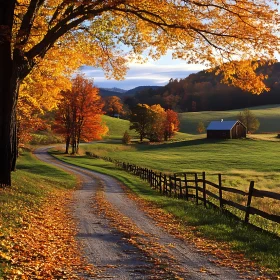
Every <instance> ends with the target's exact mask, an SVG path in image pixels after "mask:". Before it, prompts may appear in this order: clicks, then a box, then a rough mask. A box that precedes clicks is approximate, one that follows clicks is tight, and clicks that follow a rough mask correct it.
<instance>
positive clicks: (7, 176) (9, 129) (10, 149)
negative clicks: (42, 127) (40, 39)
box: [0, 0, 18, 186]
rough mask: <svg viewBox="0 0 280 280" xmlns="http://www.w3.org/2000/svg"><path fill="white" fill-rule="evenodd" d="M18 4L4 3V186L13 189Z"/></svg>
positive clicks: (0, 57) (0, 5)
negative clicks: (14, 31)
mask: <svg viewBox="0 0 280 280" xmlns="http://www.w3.org/2000/svg"><path fill="white" fill-rule="evenodd" d="M15 2H16V1H15V0H14V1H13V0H10V1H4V0H0V186H10V185H11V170H12V169H13V167H14V165H15V159H14V157H16V154H14V153H16V149H15V146H16V135H14V132H15V130H16V123H15V121H16V120H15V106H16V99H17V90H18V84H17V79H16V80H14V78H15V75H14V70H13V60H12V54H11V38H12V37H11V34H12V26H13V13H14V7H15Z"/></svg>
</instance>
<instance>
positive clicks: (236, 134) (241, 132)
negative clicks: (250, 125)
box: [232, 123, 246, 139]
mask: <svg viewBox="0 0 280 280" xmlns="http://www.w3.org/2000/svg"><path fill="white" fill-rule="evenodd" d="M245 137H246V127H244V126H243V125H242V124H241V123H236V124H235V125H234V127H233V128H232V138H234V139H236V138H245Z"/></svg>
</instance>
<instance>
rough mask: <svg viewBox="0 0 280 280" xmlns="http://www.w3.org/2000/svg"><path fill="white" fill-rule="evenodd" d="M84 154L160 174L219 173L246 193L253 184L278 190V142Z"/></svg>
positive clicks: (102, 148)
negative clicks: (117, 161)
mask: <svg viewBox="0 0 280 280" xmlns="http://www.w3.org/2000/svg"><path fill="white" fill-rule="evenodd" d="M83 150H84V151H89V152H92V153H94V154H96V155H99V156H107V157H112V158H114V159H118V160H120V161H125V162H129V163H134V164H137V165H139V166H141V167H147V168H150V169H153V170H157V171H162V172H167V173H168V172H183V171H197V172H202V171H205V172H206V174H209V176H210V175H211V174H217V173H221V174H222V178H223V180H225V183H226V184H229V185H231V186H232V187H236V188H240V189H247V188H248V186H249V182H250V181H251V180H254V181H255V182H256V187H258V188H261V189H275V190H280V183H279V182H280V173H279V171H280V167H279V157H280V149H279V142H272V141H258V140H250V139H243V140H217V141H214V140H211V141H209V140H207V139H196V140H187V141H180V142H173V143H165V144H159V145H147V144H132V145H122V144H118V143H98V144H97V143H94V144H87V145H84V146H83Z"/></svg>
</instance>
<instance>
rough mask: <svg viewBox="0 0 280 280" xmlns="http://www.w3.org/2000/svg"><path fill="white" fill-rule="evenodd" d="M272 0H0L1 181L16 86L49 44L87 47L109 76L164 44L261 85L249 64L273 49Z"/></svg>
mask: <svg viewBox="0 0 280 280" xmlns="http://www.w3.org/2000/svg"><path fill="white" fill-rule="evenodd" d="M276 3H277V1H276V0H243V1H227V0H226V1H225V0H213V1H209V0H153V1H146V0H108V1H101V0H9V1H0V65H1V66H2V67H1V68H0V184H1V185H10V184H11V177H10V172H11V170H12V169H14V167H15V159H16V107H17V100H18V93H19V86H20V84H21V83H22V81H23V80H24V78H25V77H26V76H27V75H28V74H29V73H30V72H31V71H32V69H33V68H34V67H35V66H36V65H37V64H38V63H40V62H41V60H42V59H44V58H46V57H47V56H48V54H49V52H50V51H51V49H54V48H57V49H59V48H60V47H61V48H63V47H64V48H66V47H68V48H72V47H73V46H75V50H76V51H77V53H79V52H84V53H86V54H87V59H88V64H90V65H93V66H98V67H102V68H103V69H104V70H105V72H106V73H107V74H108V76H110V75H113V76H114V77H116V78H121V77H123V75H124V72H125V70H126V66H125V61H126V60H128V59H131V58H134V59H135V57H136V58H137V57H139V56H140V55H141V53H143V52H145V53H148V54H149V55H150V56H152V57H153V58H158V57H159V56H160V55H162V54H165V53H166V51H167V50H168V49H171V50H172V51H173V55H174V57H175V58H176V57H180V58H183V59H185V60H186V61H187V62H191V63H204V64H206V65H210V66H217V65H220V64H223V65H224V67H222V68H221V69H222V70H223V71H224V72H223V73H224V81H225V82H227V83H232V84H234V85H238V86H240V87H242V88H244V89H247V90H251V91H254V92H261V91H263V90H265V86H264V85H263V83H262V81H261V80H262V79H263V78H264V77H261V76H260V77H258V78H257V77H256V75H255V72H253V70H254V69H256V67H257V63H262V62H263V61H265V60H267V59H271V58H273V56H274V53H275V51H278V47H279V42H278V37H277V36H276V34H277V31H278V30H277V27H278V23H279V19H278V15H277V12H276V10H273V8H272V5H273V4H276ZM123 44H125V45H127V46H129V47H130V50H131V52H128V53H127V54H123V53H122V52H121V51H120V50H119V48H118V46H122V45H123ZM132 53H133V54H134V55H132ZM62 55H63V54H62ZM233 60H236V61H238V62H236V63H235V62H233ZM251 61H255V62H253V63H251ZM3 65H4V66H5V67H3ZM254 81H255V82H254Z"/></svg>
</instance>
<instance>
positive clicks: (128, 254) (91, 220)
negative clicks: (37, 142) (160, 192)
mask: <svg viewBox="0 0 280 280" xmlns="http://www.w3.org/2000/svg"><path fill="white" fill-rule="evenodd" d="M47 149H48V148H40V149H38V150H37V151H36V152H35V155H36V156H37V158H39V159H40V160H42V161H44V162H47V163H49V164H52V165H55V166H57V167H60V168H62V169H64V170H66V171H69V172H71V173H73V174H75V175H77V176H79V178H80V179H81V181H82V187H81V188H80V189H78V190H76V191H75V203H74V205H73V206H72V207H73V209H72V210H73V216H74V218H75V220H76V221H77V225H78V233H77V239H78V242H80V244H81V250H82V252H83V253H84V255H85V256H86V257H87V258H88V261H89V262H90V263H92V264H93V265H94V266H95V267H97V268H99V269H100V270H101V272H100V274H99V276H98V279H162V278H160V277H157V275H155V271H154V270H153V269H152V267H151V266H152V263H151V262H149V261H148V260H147V257H146V256H145V255H144V254H143V252H141V250H139V249H137V248H136V247H134V246H133V245H131V244H130V243H128V242H127V240H126V239H124V238H123V235H122V234H121V233H120V232H118V231H117V230H116V229H114V228H112V227H111V225H110V222H109V221H108V220H107V218H106V217H105V216H104V215H102V214H100V213H98V212H97V211H94V209H93V207H92V203H93V197H94V195H95V193H96V191H97V190H98V187H99V186H100V181H102V185H103V191H104V198H105V199H106V200H107V201H108V202H109V203H110V204H111V205H112V206H113V207H114V209H115V210H116V211H118V212H119V213H120V214H121V215H122V216H124V217H125V218H126V219H129V220H130V221H132V222H133V223H134V224H135V225H136V226H137V227H138V228H139V229H141V231H143V232H145V233H146V235H145V236H146V238H150V239H153V240H156V241H157V242H158V243H159V244H160V245H161V246H162V247H163V248H164V249H165V250H166V251H167V252H168V254H169V255H170V256H171V257H172V259H174V260H175V262H176V264H177V265H178V267H180V271H181V275H180V277H181V279H207V280H208V279H209V280H211V279H223V280H225V279H232V280H237V279H244V278H246V277H248V276H249V275H244V274H242V275H241V274H240V273H238V272H237V271H235V270H234V269H232V268H227V267H223V266H218V265H216V264H215V263H214V262H213V260H215V259H214V257H212V256H209V255H205V254H203V253H201V252H199V251H198V250H197V248H195V247H194V246H193V245H192V244H190V243H187V242H183V241H181V240H179V239H176V238H175V237H173V236H171V235H170V234H168V233H166V232H165V231H164V230H163V229H162V228H160V227H159V226H157V225H156V222H155V221H154V220H152V219H151V218H150V217H148V216H147V215H146V214H145V213H144V212H143V211H142V210H141V209H140V208H139V207H138V206H137V204H136V202H134V201H133V200H131V199H130V198H129V197H128V196H127V195H126V193H125V192H124V191H123V189H122V187H121V184H120V183H119V182H118V181H117V180H116V179H114V178H112V177H110V176H107V175H104V174H100V173H97V172H93V171H89V170H86V169H83V168H80V167H75V166H73V165H70V164H67V163H63V162H61V161H59V160H57V159H55V158H53V157H52V156H50V155H49V154H47ZM169 244H172V246H169ZM202 268H203V269H202ZM249 277H250V276H249ZM251 277H252V275H251ZM255 277H256V275H255ZM255 277H254V276H253V277H252V278H255ZM164 279H167V278H164ZM168 279H171V278H168Z"/></svg>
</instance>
